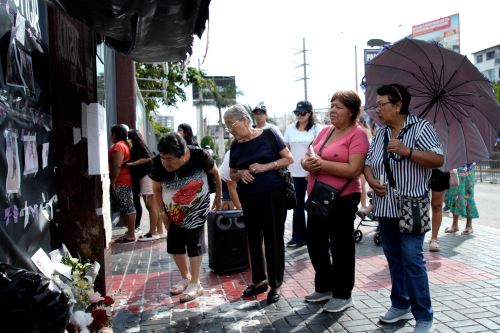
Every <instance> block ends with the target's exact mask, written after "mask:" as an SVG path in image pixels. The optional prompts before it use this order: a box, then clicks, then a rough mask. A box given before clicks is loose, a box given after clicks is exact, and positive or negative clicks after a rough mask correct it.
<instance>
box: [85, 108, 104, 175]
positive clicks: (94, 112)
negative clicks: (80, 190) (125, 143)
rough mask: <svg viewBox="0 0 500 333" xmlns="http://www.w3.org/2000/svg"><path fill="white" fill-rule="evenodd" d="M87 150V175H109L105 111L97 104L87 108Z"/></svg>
mask: <svg viewBox="0 0 500 333" xmlns="http://www.w3.org/2000/svg"><path fill="white" fill-rule="evenodd" d="M82 132H83V131H82ZM82 134H83V133H82ZM87 150H88V157H89V175H103V174H106V173H109V168H108V140H107V131H106V110H105V109H104V108H103V107H102V105H101V104H98V103H92V104H89V106H88V108H87Z"/></svg>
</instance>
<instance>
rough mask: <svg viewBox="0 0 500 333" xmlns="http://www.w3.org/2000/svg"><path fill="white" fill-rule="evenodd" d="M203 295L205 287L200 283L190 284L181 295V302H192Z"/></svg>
mask: <svg viewBox="0 0 500 333" xmlns="http://www.w3.org/2000/svg"><path fill="white" fill-rule="evenodd" d="M201 295H203V287H202V286H201V284H199V283H190V284H189V285H188V287H187V288H186V290H184V292H183V293H182V294H181V297H180V301H181V302H190V301H192V300H194V299H195V298H196V297H198V296H201Z"/></svg>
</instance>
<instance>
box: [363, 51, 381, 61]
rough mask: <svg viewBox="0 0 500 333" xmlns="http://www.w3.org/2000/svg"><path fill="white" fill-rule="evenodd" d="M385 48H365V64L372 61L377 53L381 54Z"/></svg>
mask: <svg viewBox="0 0 500 333" xmlns="http://www.w3.org/2000/svg"><path fill="white" fill-rule="evenodd" d="M382 50H383V49H382V48H381V47H380V48H376V49H365V60H364V61H365V64H366V63H368V62H369V61H372V59H373V58H375V56H376V55H377V54H379V53H380V52H381V51H382Z"/></svg>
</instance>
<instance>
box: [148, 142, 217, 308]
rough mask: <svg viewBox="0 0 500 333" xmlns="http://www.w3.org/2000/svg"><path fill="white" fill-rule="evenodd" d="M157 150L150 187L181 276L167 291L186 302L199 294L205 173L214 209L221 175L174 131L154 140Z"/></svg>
mask: <svg viewBox="0 0 500 333" xmlns="http://www.w3.org/2000/svg"><path fill="white" fill-rule="evenodd" d="M158 151H159V153H160V154H159V155H158V156H156V157H155V158H154V159H153V171H152V173H151V178H152V179H153V191H154V194H155V197H156V199H157V200H158V205H159V207H162V209H161V213H160V217H161V218H162V219H167V221H163V222H168V226H169V229H168V235H167V252H168V253H170V254H171V255H172V256H173V258H174V261H175V264H176V265H177V268H178V269H179V271H180V273H181V277H182V279H181V281H179V282H178V283H176V284H175V285H174V286H173V287H172V288H171V289H170V293H171V294H172V295H178V294H181V296H180V301H181V302H188V301H192V300H193V299H195V298H196V297H198V296H200V295H202V294H203V287H202V286H201V284H200V269H201V262H202V254H203V253H204V252H205V221H206V220H207V215H208V211H209V210H210V193H209V188H208V180H207V173H211V174H212V175H213V176H214V179H215V183H216V194H215V201H214V204H213V208H216V209H220V205H221V199H222V195H221V191H222V190H221V179H220V176H219V171H218V169H217V166H216V165H215V163H214V160H213V159H212V157H211V156H210V155H209V154H208V153H207V151H206V150H204V149H201V148H200V147H197V146H188V145H187V144H186V141H184V139H183V138H182V137H181V136H180V135H179V134H178V133H168V134H167V135H165V136H164V137H163V138H162V139H161V140H160V142H159V143H158ZM163 208H164V210H165V211H164V210H163ZM186 253H187V256H186ZM188 258H189V260H188ZM188 261H189V265H188Z"/></svg>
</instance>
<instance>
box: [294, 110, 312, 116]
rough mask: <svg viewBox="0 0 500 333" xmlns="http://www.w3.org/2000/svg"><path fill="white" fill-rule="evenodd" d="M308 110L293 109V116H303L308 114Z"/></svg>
mask: <svg viewBox="0 0 500 333" xmlns="http://www.w3.org/2000/svg"><path fill="white" fill-rule="evenodd" d="M308 113H309V112H307V111H293V114H294V115H295V117H299V116H300V117H303V116H305V115H306V114H308Z"/></svg>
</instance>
